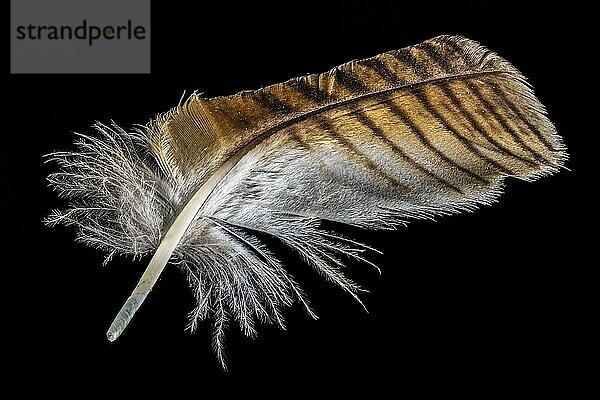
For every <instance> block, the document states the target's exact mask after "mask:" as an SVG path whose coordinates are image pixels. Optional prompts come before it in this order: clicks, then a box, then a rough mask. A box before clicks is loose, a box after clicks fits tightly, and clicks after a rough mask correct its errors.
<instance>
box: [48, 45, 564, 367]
mask: <svg viewBox="0 0 600 400" xmlns="http://www.w3.org/2000/svg"><path fill="white" fill-rule="evenodd" d="M95 128H96V131H97V134H96V135H89V136H88V135H79V136H78V139H77V141H76V150H75V151H70V152H57V153H54V154H52V155H50V156H49V159H50V160H51V161H54V162H56V163H58V165H59V167H60V169H59V170H58V172H56V173H53V174H51V175H50V176H49V178H48V179H49V182H50V185H51V186H52V187H53V188H54V189H55V190H56V191H57V192H58V194H59V196H61V197H63V198H65V199H67V200H68V201H69V204H68V206H66V208H64V209H61V210H54V211H53V212H52V213H51V214H50V216H49V217H48V218H47V220H46V222H47V223H48V224H50V225H55V224H63V225H72V226H74V227H75V228H76V230H77V232H78V240H80V241H83V242H84V243H87V244H89V245H91V246H94V247H97V248H100V249H102V250H105V251H106V252H107V253H108V257H107V258H108V259H109V258H110V257H111V256H112V255H113V254H115V253H121V254H132V255H134V256H136V257H137V256H139V257H141V256H144V255H146V254H152V253H153V257H152V259H151V261H150V264H149V266H148V268H147V269H146V272H145V273H144V275H143V276H142V278H141V279H140V282H139V283H138V286H136V288H135V290H134V291H133V293H132V295H131V296H130V297H129V299H128V300H127V301H126V302H125V305H124V306H123V308H122V309H121V311H120V312H119V313H118V315H117V317H116V318H115V321H114V322H113V324H112V325H111V327H110V329H109V331H108V338H109V339H110V340H115V339H116V338H117V337H118V336H119V335H120V334H121V332H122V331H123V329H124V328H125V327H126V326H127V324H128V323H129V321H130V320H131V318H132V317H133V315H134V314H135V312H136V310H137V309H138V308H139V306H140V305H141V304H142V302H143V301H144V299H145V297H146V296H147V295H148V293H149V292H150V290H151V289H152V287H153V286H154V284H155V283H156V280H157V279H158V277H159V276H160V273H161V272H162V270H163V268H164V267H165V266H166V265H167V263H169V262H171V263H173V264H176V265H179V266H180V267H181V268H182V269H183V270H184V271H185V273H186V275H187V277H188V281H189V284H190V287H191V289H192V291H193V293H194V295H195V297H196V299H197V305H196V308H195V309H194V311H193V312H192V313H190V324H189V327H190V329H191V330H194V329H195V327H196V326H197V325H198V322H199V321H201V320H204V319H206V318H209V317H211V318H212V319H213V320H214V335H213V345H214V348H215V351H216V353H217V355H218V358H219V360H220V362H221V363H222V365H223V366H225V355H224V348H223V346H224V332H225V328H226V326H228V325H231V324H232V323H237V324H238V325H239V326H240V328H241V329H242V331H243V332H244V333H245V334H246V335H248V336H254V335H255V334H256V328H255V322H256V321H261V322H265V323H274V324H277V325H278V326H280V327H281V328H284V326H285V325H284V317H283V310H284V309H285V308H287V307H289V306H290V305H291V304H292V303H293V302H294V301H298V302H300V303H301V304H302V305H303V306H304V308H306V310H307V312H308V313H309V315H311V316H313V317H315V318H316V315H315V314H314V312H313V311H312V309H311V307H310V305H309V302H308V300H307V299H306V296H305V295H304V293H303V291H302V289H301V288H300V287H299V285H298V284H297V283H296V281H295V280H294V279H293V277H292V276H291V275H290V273H289V272H288V271H287V270H286V269H285V267H284V266H283V265H282V263H281V262H280V260H279V259H278V258H277V256H276V254H274V253H272V252H271V251H270V250H269V248H268V247H267V246H266V245H265V244H264V243H263V242H262V241H261V239H260V237H261V233H265V234H268V235H270V236H272V237H275V238H277V239H279V240H280V241H281V242H282V243H284V244H285V245H287V246H289V247H290V248H291V249H293V250H294V251H296V252H297V253H298V254H299V256H300V257H301V258H302V259H303V260H304V261H305V262H306V263H307V264H308V265H309V266H310V267H312V268H313V269H314V270H315V271H316V272H318V273H319V274H321V275H322V276H323V278H325V279H327V280H329V281H331V282H333V283H334V284H336V285H337V286H339V287H340V288H342V289H343V290H345V291H346V292H348V293H349V294H350V295H352V296H354V297H355V298H356V299H357V300H358V301H359V302H360V299H359V296H358V295H359V293H360V292H361V290H362V289H361V288H360V286H359V285H357V284H356V283H354V282H353V281H351V280H350V279H349V278H348V277H346V275H345V274H344V273H343V268H344V262H343V259H344V257H348V256H349V257H353V258H355V259H358V260H366V259H365V258H364V257H363V256H362V255H361V254H363V252H364V251H365V250H367V249H368V248H367V247H366V246H364V245H362V244H360V243H357V242H355V241H352V240H351V239H349V238H345V237H342V236H341V235H339V234H337V233H334V232H330V231H327V230H325V229H324V228H323V227H322V226H321V224H320V221H322V220H330V221H336V222H339V223H343V224H348V225H353V226H358V227H362V228H365V229H391V228H394V227H396V226H398V225H403V224H406V223H407V222H408V221H409V220H411V219H423V218H433V217H435V216H437V215H444V214H454V213H457V212H461V211H471V210H474V209H475V208H476V207H477V206H478V205H481V204H490V203H492V202H494V201H495V200H496V199H497V198H498V196H499V195H500V193H501V189H502V185H503V180H504V178H506V177H514V178H518V179H522V180H527V181H531V180H535V179H537V178H539V177H541V176H544V175H548V174H551V173H554V172H556V171H558V170H559V169H560V168H561V167H562V166H563V164H564V162H565V161H566V159H567V154H566V148H565V146H564V145H563V143H562V140H561V138H560V137H559V136H558V135H557V134H556V131H555V128H554V126H553V124H552V123H551V122H550V121H549V119H548V118H547V116H546V112H545V109H544V107H543V106H542V104H540V102H539V101H538V100H537V99H536V97H535V96H534V94H533V92H532V90H531V88H530V87H529V86H528V84H527V83H526V81H525V78H524V77H523V76H522V75H521V74H520V73H519V71H517V70H516V69H515V68H514V67H513V66H512V65H511V64H509V63H508V62H507V61H506V60H504V59H503V58H501V57H500V56H498V55H496V54H495V53H493V52H491V51H489V50H487V49H485V48H484V47H482V46H480V45H479V44H478V43H476V42H474V41H471V40H468V39H466V38H462V37H451V36H440V37H436V38H433V39H430V40H428V41H425V42H423V43H420V44H417V45H415V46H411V47H406V48H403V49H400V50H397V51H390V52H386V53H383V54H380V55H378V56H376V57H373V58H369V59H364V60H358V61H352V62H349V63H347V64H343V65H341V66H338V67H336V68H334V69H332V70H330V71H328V72H325V73H323V74H312V75H307V76H303V77H300V78H296V79H291V80H289V81H287V82H284V83H280V84H276V85H272V86H268V87H265V88H262V89H259V90H255V91H244V92H240V93H238V94H235V95H232V96H227V97H216V98H211V99H206V98H202V97H201V96H200V95H198V94H197V93H194V94H192V95H191V96H190V97H189V98H188V99H187V100H186V101H184V102H182V103H180V104H179V105H178V106H177V107H175V108H173V109H172V110H171V111H169V112H167V113H164V114H161V115H159V116H158V117H157V118H156V119H154V120H153V121H151V122H150V123H148V124H147V125H144V126H138V127H137V128H134V129H131V130H129V131H126V130H124V129H122V128H120V127H118V126H117V125H114V124H112V125H110V126H108V125H104V124H100V123H98V124H96V126H95Z"/></svg>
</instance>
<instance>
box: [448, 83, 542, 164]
mask: <svg viewBox="0 0 600 400" xmlns="http://www.w3.org/2000/svg"><path fill="white" fill-rule="evenodd" d="M437 87H439V88H440V89H441V90H442V91H443V92H444V94H445V95H446V97H448V98H449V99H450V101H451V102H452V104H453V105H454V106H455V107H456V108H458V110H459V111H460V112H461V114H462V115H463V116H464V117H465V118H466V119H467V121H469V124H471V127H472V128H473V129H474V130H475V131H477V132H479V133H481V135H483V137H484V138H485V139H486V140H487V141H488V142H489V143H490V144H492V145H494V146H495V147H496V148H497V149H498V150H500V152H502V153H504V154H506V155H507V156H509V157H512V158H516V159H517V160H520V161H522V162H524V163H526V164H529V165H532V166H535V167H537V164H536V163H534V162H532V161H531V160H529V159H527V158H523V157H521V156H520V155H518V154H515V153H513V152H512V151H510V150H509V149H507V148H506V147H505V146H504V145H503V144H502V143H500V142H498V141H497V140H496V139H494V138H493V137H492V136H491V135H490V134H489V132H488V131H487V130H486V129H485V128H484V127H483V126H481V124H480V123H479V122H478V121H477V120H476V119H475V118H473V116H472V115H471V111H469V110H467V109H466V108H465V106H464V104H463V103H462V102H461V101H460V99H459V98H458V97H456V95H455V94H454V93H453V92H452V90H450V89H449V88H448V87H446V86H445V85H439V84H438V85H437Z"/></svg>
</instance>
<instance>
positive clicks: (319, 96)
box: [290, 78, 329, 103]
mask: <svg viewBox="0 0 600 400" xmlns="http://www.w3.org/2000/svg"><path fill="white" fill-rule="evenodd" d="M290 87H292V88H293V89H295V90H296V91H298V92H299V93H301V94H302V95H304V96H305V97H307V98H308V99H309V100H310V101H314V102H317V103H324V102H325V101H327V100H329V96H328V95H327V94H325V93H323V92H321V91H320V90H319V89H318V88H316V87H314V86H312V85H311V84H310V83H308V82H307V81H306V79H304V78H300V79H297V80H295V81H293V82H290Z"/></svg>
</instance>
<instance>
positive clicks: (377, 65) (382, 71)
mask: <svg viewBox="0 0 600 400" xmlns="http://www.w3.org/2000/svg"><path fill="white" fill-rule="evenodd" d="M361 65H362V66H364V67H367V68H369V69H370V70H372V71H373V72H375V73H376V74H377V76H379V77H381V78H382V79H383V80H384V81H386V82H388V83H390V84H392V85H395V84H398V76H397V75H396V74H395V73H394V72H392V70H390V69H389V68H388V66H387V64H386V63H385V62H383V61H381V60H380V59H378V58H372V59H370V60H368V61H367V62H364V63H361Z"/></svg>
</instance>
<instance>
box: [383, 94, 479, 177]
mask: <svg viewBox="0 0 600 400" xmlns="http://www.w3.org/2000/svg"><path fill="white" fill-rule="evenodd" d="M387 104H388V108H389V110H390V111H391V112H392V113H394V114H395V115H396V116H397V117H398V118H400V119H401V120H402V122H403V123H404V124H405V125H406V126H408V127H409V129H410V130H411V132H412V133H413V134H414V135H415V136H416V137H417V139H419V141H420V142H421V144H422V145H423V146H425V147H426V148H428V149H429V150H430V151H431V152H433V153H434V154H436V155H437V156H438V157H439V158H440V159H442V160H444V161H445V162H446V163H448V164H450V165H451V166H453V167H454V168H455V169H457V170H459V171H461V172H462V173H464V174H465V175H468V176H470V177H472V178H475V179H477V180H481V179H482V178H481V177H480V176H478V175H476V174H474V173H473V172H472V171H469V170H468V169H466V168H464V167H463V166H461V165H459V164H457V163H456V161H454V160H453V159H451V158H450V157H448V156H447V155H446V154H444V153H443V152H442V151H440V150H439V149H438V148H437V147H435V146H434V145H433V144H432V143H431V141H430V140H429V139H428V138H427V135H426V133H425V131H423V130H422V129H421V128H420V127H419V126H418V125H417V124H416V123H415V121H413V119H412V118H411V117H410V116H409V115H408V113H406V112H405V111H404V110H402V109H401V108H400V107H398V106H397V105H396V104H395V103H393V102H389V103H387Z"/></svg>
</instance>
